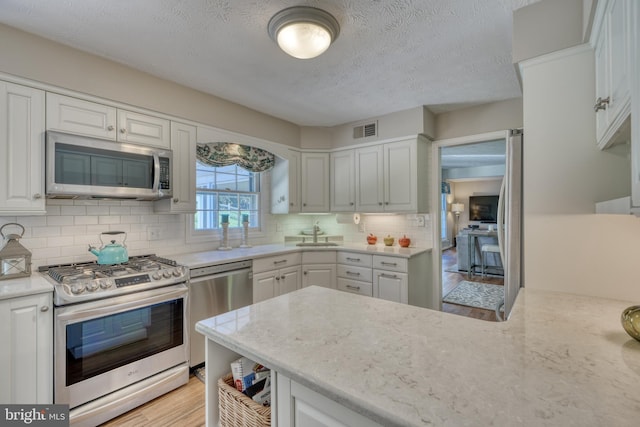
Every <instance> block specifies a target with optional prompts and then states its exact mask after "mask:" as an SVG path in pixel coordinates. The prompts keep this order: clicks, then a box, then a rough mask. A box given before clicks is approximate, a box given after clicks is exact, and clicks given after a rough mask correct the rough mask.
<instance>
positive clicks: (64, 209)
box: [60, 205, 87, 215]
mask: <svg viewBox="0 0 640 427" xmlns="http://www.w3.org/2000/svg"><path fill="white" fill-rule="evenodd" d="M86 214H87V208H86V207H85V206H75V205H74V206H61V207H60V215H86Z"/></svg>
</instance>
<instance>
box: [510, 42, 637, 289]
mask: <svg viewBox="0 0 640 427" xmlns="http://www.w3.org/2000/svg"><path fill="white" fill-rule="evenodd" d="M593 64H594V58H593V50H592V49H591V48H590V47H589V46H587V45H583V46H579V47H576V48H570V49H566V50H564V51H561V52H557V53H554V54H550V55H546V56H545V57H541V58H537V59H534V60H531V61H526V62H525V63H523V64H521V65H522V77H523V85H524V127H525V138H524V164H523V170H524V178H523V196H524V268H525V270H524V273H525V276H524V285H525V286H526V287H528V288H533V289H545V290H552V291H561V292H569V293H576V294H584V295H593V296H598V297H608V298H615V299H624V300H638V299H640V286H639V285H638V283H637V268H636V264H637V260H638V259H640V246H638V245H637V243H636V242H637V239H636V238H635V236H639V235H640V220H639V219H638V218H635V217H631V216H618V215H595V214H594V212H595V207H594V203H595V202H596V201H601V200H607V199H610V198H615V197H621V196H623V195H625V193H626V195H628V194H629V190H630V184H629V182H630V167H629V160H628V158H626V157H621V156H616V155H613V154H611V153H609V152H603V151H600V150H598V149H597V148H596V142H595V139H596V138H595V119H594V113H593V108H592V105H593V99H594V97H595V96H594V94H595V76H594V66H593ZM559 93H562V94H563V96H561V97H559V96H557V95H558V94H559ZM550 99H553V102H549V100H550Z"/></svg>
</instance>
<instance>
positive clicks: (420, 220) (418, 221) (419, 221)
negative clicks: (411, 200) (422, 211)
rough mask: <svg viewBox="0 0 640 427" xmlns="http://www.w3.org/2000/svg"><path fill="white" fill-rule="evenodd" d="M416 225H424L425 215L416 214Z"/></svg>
mask: <svg viewBox="0 0 640 427" xmlns="http://www.w3.org/2000/svg"><path fill="white" fill-rule="evenodd" d="M416 226H417V227H424V216H423V215H416Z"/></svg>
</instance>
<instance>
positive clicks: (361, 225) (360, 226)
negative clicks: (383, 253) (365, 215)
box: [358, 221, 367, 233]
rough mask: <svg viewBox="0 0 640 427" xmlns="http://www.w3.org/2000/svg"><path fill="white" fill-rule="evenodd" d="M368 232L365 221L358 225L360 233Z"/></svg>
mask: <svg viewBox="0 0 640 427" xmlns="http://www.w3.org/2000/svg"><path fill="white" fill-rule="evenodd" d="M366 230H367V228H366V227H365V224H364V221H360V223H358V232H359V233H365V232H366Z"/></svg>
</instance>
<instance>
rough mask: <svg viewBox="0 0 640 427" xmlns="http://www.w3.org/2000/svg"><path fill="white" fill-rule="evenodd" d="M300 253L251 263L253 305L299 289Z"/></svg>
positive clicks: (259, 259) (261, 259)
mask: <svg viewBox="0 0 640 427" xmlns="http://www.w3.org/2000/svg"><path fill="white" fill-rule="evenodd" d="M300 259H301V256H300V253H292V254H284V255H280V256H273V257H267V258H258V259H256V260H254V261H253V303H254V304H255V303H257V302H260V301H264V300H266V299H269V298H273V297H276V296H278V295H283V294H286V293H288V292H292V291H295V290H296V289H300V285H301V279H300V276H301V272H302V269H301V267H300Z"/></svg>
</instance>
